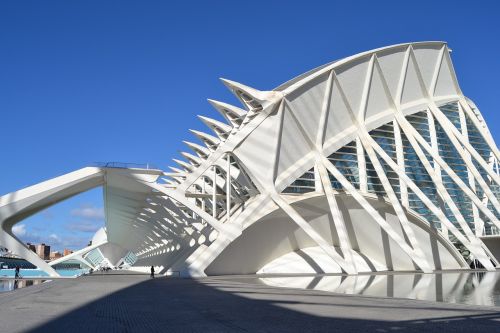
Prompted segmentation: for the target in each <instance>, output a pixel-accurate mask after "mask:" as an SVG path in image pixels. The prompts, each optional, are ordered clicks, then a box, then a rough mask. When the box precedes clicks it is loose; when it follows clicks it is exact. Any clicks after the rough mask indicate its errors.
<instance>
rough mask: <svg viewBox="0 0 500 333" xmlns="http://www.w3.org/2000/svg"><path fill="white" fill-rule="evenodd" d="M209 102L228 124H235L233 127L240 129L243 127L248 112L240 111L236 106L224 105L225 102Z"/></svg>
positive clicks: (209, 100) (211, 100) (210, 100)
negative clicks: (239, 127)
mask: <svg viewBox="0 0 500 333" xmlns="http://www.w3.org/2000/svg"><path fill="white" fill-rule="evenodd" d="M208 102H209V103H210V104H211V105H212V106H213V107H214V108H215V109H216V110H217V111H219V113H220V114H221V115H222V116H223V117H224V118H226V120H227V121H228V122H230V123H231V124H233V127H238V126H240V125H241V123H242V122H243V119H244V118H245V115H246V113H247V112H246V111H245V110H243V109H240V108H238V107H236V106H233V105H230V104H227V103H224V102H219V101H215V100H213V99H208Z"/></svg>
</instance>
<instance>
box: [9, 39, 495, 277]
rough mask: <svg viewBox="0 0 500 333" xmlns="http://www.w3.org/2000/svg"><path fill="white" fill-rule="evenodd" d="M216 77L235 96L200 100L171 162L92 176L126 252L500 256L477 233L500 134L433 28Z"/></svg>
mask: <svg viewBox="0 0 500 333" xmlns="http://www.w3.org/2000/svg"><path fill="white" fill-rule="evenodd" d="M222 81H223V82H224V84H225V85H226V86H227V87H228V88H229V89H230V90H231V91H232V92H233V93H234V94H235V96H236V97H237V98H238V99H239V100H240V101H241V102H242V104H243V106H244V108H238V107H236V106H232V105H229V104H227V103H223V102H218V101H214V100H209V102H210V104H212V105H213V106H214V108H215V109H216V110H217V111H218V112H220V113H221V114H222V116H223V117H224V119H225V120H226V121H227V122H225V123H224V122H221V121H217V120H214V119H210V118H207V117H200V118H201V120H202V122H203V123H205V124H206V125H207V126H208V127H209V128H210V129H211V130H212V131H213V132H214V135H211V134H207V133H204V132H200V131H194V130H193V131H192V133H193V134H194V135H195V136H196V137H197V138H198V139H199V140H200V141H201V142H202V144H197V143H192V142H187V141H185V143H186V145H187V146H188V147H189V148H190V149H191V150H192V152H191V153H188V152H183V153H181V155H182V156H183V158H184V159H183V160H180V159H175V160H174V161H175V162H176V164H177V166H176V167H170V169H171V172H163V173H162V175H163V177H161V179H159V180H156V181H152V180H151V178H150V177H149V178H144V177H137V176H134V177H129V178H127V179H128V180H127V181H130V183H127V184H128V185H126V186H125V185H123V186H122V185H120V186H121V187H120V188H118V187H119V186H115V185H113V186H111V185H110V184H123V182H124V181H125V178H123V177H124V176H123V175H122V176H113V177H115V178H109V177H111V176H109V175H110V174H112V173H109V170H108V171H106V172H107V174H108V176H107V177H108V179H110V180H109V181H104V182H103V181H100V182H98V183H96V186H98V185H101V184H103V183H104V187H105V202H106V207H107V209H106V224H107V230H108V240H109V241H111V242H113V243H115V244H117V245H119V246H120V247H121V248H124V249H127V250H130V251H132V252H133V253H134V254H135V255H136V256H137V262H136V264H135V265H136V266H142V267H146V266H150V265H155V266H158V267H159V268H160V269H161V271H162V272H170V273H172V274H174V273H179V274H181V275H195V276H200V275H205V274H224V273H256V272H267V271H273V272H280V268H279V267H286V269H285V270H286V272H290V270H291V271H292V272H293V270H294V269H295V268H297V267H298V266H300V265H302V264H303V261H304V260H305V261H306V262H308V263H309V266H310V267H316V266H318V267H319V270H320V271H324V272H330V271H332V272H334V271H339V272H345V273H348V274H356V273H358V272H361V271H384V270H407V269H417V270H422V271H424V272H430V271H433V270H436V269H446V268H460V267H462V268H466V267H468V262H467V261H466V260H464V257H462V255H461V254H460V253H459V251H458V250H457V248H460V249H461V251H462V254H463V253H464V249H465V250H467V252H470V254H471V255H470V256H466V258H465V259H467V260H471V259H477V260H478V261H479V262H480V263H481V264H482V265H483V266H484V267H486V268H487V269H490V270H491V269H494V266H495V265H497V264H498V261H497V258H495V257H494V256H493V255H492V253H491V252H490V251H489V249H488V248H487V247H486V246H485V244H484V243H483V242H482V240H481V237H482V236H484V235H485V234H491V233H495V232H496V230H497V228H500V223H499V220H498V217H499V216H500V210H499V209H500V205H499V203H498V194H499V190H498V189H499V187H498V186H499V185H500V183H499V179H500V178H499V175H498V173H499V170H498V158H499V154H498V149H497V147H496V145H495V142H494V140H493V138H492V135H491V134H490V132H489V131H488V129H487V127H486V124H485V122H484V119H483V118H482V116H481V114H480V113H479V110H478V108H477V107H476V106H475V105H474V104H473V103H472V102H471V101H470V100H469V99H467V98H466V97H465V96H464V95H463V93H462V91H461V90H460V87H459V85H458V82H457V79H456V76H455V72H454V70H453V66H452V62H451V59H450V51H449V49H448V47H447V45H446V44H445V43H443V42H423V43H411V44H401V45H395V46H390V47H385V48H381V49H377V50H372V51H368V52H364V53H361V54H358V55H355V56H352V57H348V58H345V59H342V60H339V61H336V62H332V63H330V64H326V65H324V66H322V67H319V68H317V69H314V70H312V71H309V72H307V73H305V74H303V75H301V76H299V77H297V78H295V79H293V80H291V81H289V82H287V83H285V84H283V85H281V86H280V87H278V88H276V89H274V90H272V91H259V90H256V89H253V88H250V87H248V86H245V85H242V84H239V83H236V82H233V81H229V80H224V79H223V80H222ZM450 110H451V111H450ZM450 115H451V116H450ZM450 117H451V118H450ZM423 127H425V129H424V130H423V129H422V128H423ZM387 129H389V131H388V130H387ZM380 133H382V134H380ZM383 133H386V134H383ZM387 133H388V134H387ZM380 135H382V139H381V137H380ZM381 140H382V141H381ZM477 140H479V141H480V142H479V143H478V142H477ZM388 142H389V143H388ZM443 142H446V144H443ZM346 151H347V153H346ZM339 154H340V155H339ZM341 154H343V156H344V157H343V158H345V160H342V159H340V160H339V158H338V156H341ZM450 154H451V155H450ZM346 156H347V157H346ZM450 156H451V157H450ZM452 159H455V160H456V161H453V160H452ZM414 165H415V166H416V167H415V168H414V167H413V166H414ZM417 170H418V171H417ZM120 177H121V178H120ZM113 179H116V180H115V181H114V183H113ZM118 180H119V181H118ZM425 182H427V184H429V185H428V187H426V186H423V185H422V184H425ZM117 188H118V189H117ZM460 200H461V201H462V202H461V201H460ZM416 203H418V204H419V205H420V206H419V208H415V207H416V206H415V205H416ZM465 206H467V207H469V208H467V209H468V210H466V208H464V207H465ZM1 208H2V207H1V206H0V209H1ZM469 211H470V214H469ZM14 220H15V221H16V222H17V221H19V220H20V219H19V218H16V219H14ZM365 220H366V221H365ZM12 225H13V224H12V221H11V222H9V223H8V228H7V229H5V227H4V230H6V231H7V233H8V234H9V235H11V230H10V229H9V228H11V226H12ZM379 234H380V235H379ZM431 248H432V249H431ZM377 253H378V254H377ZM299 256H300V257H302V259H301V258H299ZM299 262H302V263H299ZM280 265H282V266H280ZM294 267H295V268H294ZM283 272H285V271H283ZM297 272H303V270H301V269H300V268H297ZM316 272H318V269H317V270H316Z"/></svg>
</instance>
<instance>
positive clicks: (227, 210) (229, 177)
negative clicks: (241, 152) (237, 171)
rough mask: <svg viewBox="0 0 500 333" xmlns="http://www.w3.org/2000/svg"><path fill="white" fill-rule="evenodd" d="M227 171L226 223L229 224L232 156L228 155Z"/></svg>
mask: <svg viewBox="0 0 500 333" xmlns="http://www.w3.org/2000/svg"><path fill="white" fill-rule="evenodd" d="M226 158H227V170H226V216H227V219H226V221H227V222H229V218H230V216H231V155H230V154H229V153H227V154H226Z"/></svg>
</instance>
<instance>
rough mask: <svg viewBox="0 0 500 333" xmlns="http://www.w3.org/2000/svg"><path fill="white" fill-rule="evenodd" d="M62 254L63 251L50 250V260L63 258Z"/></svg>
mask: <svg viewBox="0 0 500 333" xmlns="http://www.w3.org/2000/svg"><path fill="white" fill-rule="evenodd" d="M62 256H63V255H62V253H61V252H59V251H53V252H50V260H56V259H59V258H62Z"/></svg>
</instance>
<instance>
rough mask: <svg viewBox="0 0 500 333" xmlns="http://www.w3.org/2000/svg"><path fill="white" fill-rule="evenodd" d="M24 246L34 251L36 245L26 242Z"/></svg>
mask: <svg viewBox="0 0 500 333" xmlns="http://www.w3.org/2000/svg"><path fill="white" fill-rule="evenodd" d="M26 246H27V247H28V249H30V250H31V251H33V252H35V253H36V247H35V245H34V244H31V243H26Z"/></svg>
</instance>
